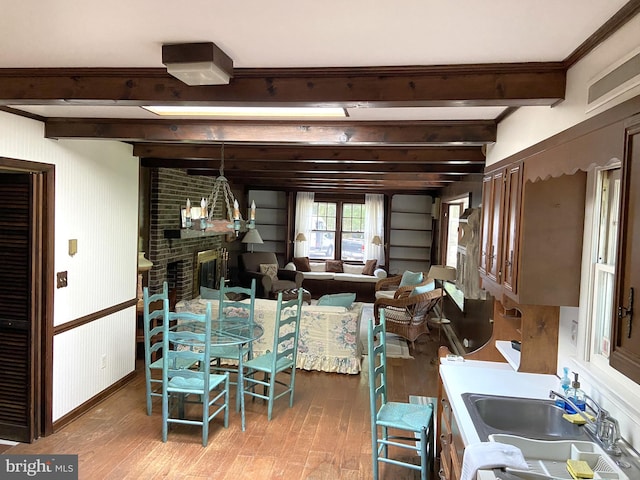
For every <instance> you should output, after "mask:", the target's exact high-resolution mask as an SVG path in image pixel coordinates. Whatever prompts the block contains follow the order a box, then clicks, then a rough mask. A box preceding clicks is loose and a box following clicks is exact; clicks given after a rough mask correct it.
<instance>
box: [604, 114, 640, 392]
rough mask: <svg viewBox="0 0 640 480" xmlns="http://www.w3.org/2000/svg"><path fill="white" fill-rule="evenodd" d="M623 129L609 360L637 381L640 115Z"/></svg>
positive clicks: (639, 373) (639, 375)
mask: <svg viewBox="0 0 640 480" xmlns="http://www.w3.org/2000/svg"><path fill="white" fill-rule="evenodd" d="M629 123H630V126H629V128H628V129H627V135H626V139H627V144H626V149H625V158H624V162H623V165H622V181H623V185H622V211H621V221H620V230H619V232H620V233H619V235H618V238H619V239H620V247H619V248H618V261H617V266H616V298H615V300H616V301H615V303H614V317H615V318H614V321H613V342H612V352H611V358H610V363H611V366H613V367H614V368H615V369H617V370H619V371H621V372H622V373H624V374H625V375H626V376H628V377H629V378H631V379H632V380H634V381H635V382H636V383H640V308H639V307H638V305H639V304H638V300H639V297H640V241H639V240H638V238H640V116H637V117H635V118H634V119H632V121H631V122H629Z"/></svg>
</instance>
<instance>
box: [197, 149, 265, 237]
mask: <svg viewBox="0 0 640 480" xmlns="http://www.w3.org/2000/svg"><path fill="white" fill-rule="evenodd" d="M219 205H221V206H219ZM201 209H202V217H203V219H205V222H202V226H201V228H202V229H203V230H205V231H213V232H221V233H231V232H234V233H235V235H236V237H237V236H238V233H239V232H240V229H241V228H242V227H243V226H246V227H248V228H254V226H255V212H256V204H255V202H251V213H250V217H251V218H250V220H249V223H248V224H246V223H245V221H244V219H243V218H242V215H241V214H240V208H239V205H238V200H236V198H235V197H234V196H233V192H232V191H231V187H230V186H229V181H228V180H227V177H225V176H224V143H223V144H222V146H221V147H220V175H219V176H218V177H217V178H216V180H215V181H214V182H213V190H212V191H211V195H209V198H207V199H206V200H205V198H204V197H203V198H202V200H201ZM220 210H222V211H223V212H226V219H215V218H214V217H213V216H214V215H215V214H216V212H219V211H220ZM207 212H208V213H207Z"/></svg>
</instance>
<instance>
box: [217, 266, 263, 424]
mask: <svg viewBox="0 0 640 480" xmlns="http://www.w3.org/2000/svg"><path fill="white" fill-rule="evenodd" d="M255 303H256V280H255V279H253V280H252V281H251V287H250V288H244V287H227V286H225V281H224V278H222V279H220V299H219V301H218V318H219V319H224V318H229V319H233V320H234V321H235V320H237V319H238V318H241V319H245V320H246V321H247V323H249V324H252V323H254V318H253V316H254V312H255ZM211 357H212V358H213V361H212V363H211V368H212V371H214V372H229V373H235V374H236V382H233V381H231V384H232V385H236V411H238V410H240V412H241V415H242V418H243V421H242V423H243V425H244V409H243V408H241V403H242V402H241V399H242V382H241V381H240V378H241V376H242V375H241V372H242V370H243V369H244V362H245V359H246V360H250V359H252V358H253V345H252V343H251V342H248V343H246V344H239V345H214V346H213V347H212V348H211ZM224 360H232V361H233V362H234V363H235V362H237V364H236V365H228V364H224Z"/></svg>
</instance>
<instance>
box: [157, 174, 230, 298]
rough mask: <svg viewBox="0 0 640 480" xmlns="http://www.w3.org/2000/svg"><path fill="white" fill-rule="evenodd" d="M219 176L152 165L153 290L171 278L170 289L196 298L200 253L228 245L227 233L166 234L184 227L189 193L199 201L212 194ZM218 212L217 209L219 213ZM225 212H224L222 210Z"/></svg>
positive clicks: (185, 296) (190, 196)
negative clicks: (184, 236)
mask: <svg viewBox="0 0 640 480" xmlns="http://www.w3.org/2000/svg"><path fill="white" fill-rule="evenodd" d="M214 181H215V177H203V176H193V175H187V174H186V172H185V171H184V170H180V169H169V168H152V169H150V175H149V184H150V193H149V207H150V208H149V212H150V214H149V219H148V222H149V247H148V252H147V258H148V259H149V260H151V261H152V262H153V268H152V269H151V270H150V271H149V277H148V285H149V290H150V291H151V292H153V293H155V292H157V291H159V290H160V289H161V288H162V282H164V281H165V280H167V282H168V284H169V289H170V290H171V289H175V290H176V297H177V300H178V301H179V300H186V299H191V298H193V296H194V294H193V292H194V271H195V268H196V265H197V254H198V252H203V251H211V250H213V251H217V250H220V249H223V248H225V247H227V243H226V242H225V236H224V235H213V236H207V237H199V238H188V239H181V238H173V239H167V238H165V230H176V229H179V228H180V208H181V207H183V206H184V205H185V203H186V200H187V197H189V198H190V199H191V201H192V202H193V204H195V205H197V204H199V202H200V199H201V198H202V197H205V198H206V197H208V196H209V195H210V194H211V191H212V189H213V182H214ZM216 213H218V212H214V214H216ZM219 215H220V216H221V215H222V212H219Z"/></svg>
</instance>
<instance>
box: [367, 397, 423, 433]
mask: <svg viewBox="0 0 640 480" xmlns="http://www.w3.org/2000/svg"><path fill="white" fill-rule="evenodd" d="M432 415H433V407H432V406H431V405H419V404H412V403H397V402H388V403H386V404H384V405H383V406H382V408H380V410H379V411H378V419H377V423H378V425H382V426H385V427H391V428H400V429H402V430H410V431H412V432H419V431H420V430H422V428H423V427H424V426H425V425H430V423H431V417H432Z"/></svg>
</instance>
